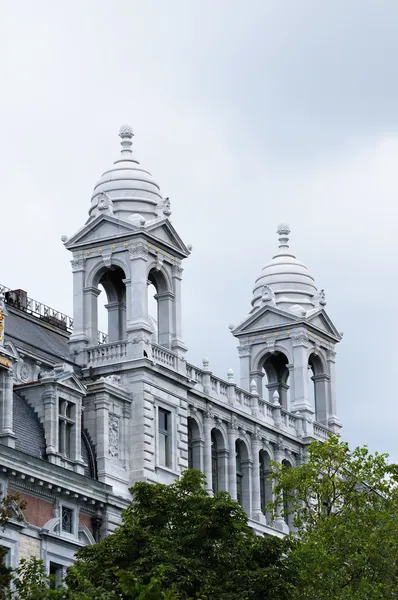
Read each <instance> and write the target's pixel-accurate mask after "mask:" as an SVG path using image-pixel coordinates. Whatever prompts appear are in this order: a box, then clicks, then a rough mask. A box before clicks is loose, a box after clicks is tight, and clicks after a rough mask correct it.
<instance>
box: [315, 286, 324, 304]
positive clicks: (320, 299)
mask: <svg viewBox="0 0 398 600" xmlns="http://www.w3.org/2000/svg"><path fill="white" fill-rule="evenodd" d="M314 301H315V306H321V307H322V306H326V295H325V290H324V289H322V290H317V292H316V294H315V296H314Z"/></svg>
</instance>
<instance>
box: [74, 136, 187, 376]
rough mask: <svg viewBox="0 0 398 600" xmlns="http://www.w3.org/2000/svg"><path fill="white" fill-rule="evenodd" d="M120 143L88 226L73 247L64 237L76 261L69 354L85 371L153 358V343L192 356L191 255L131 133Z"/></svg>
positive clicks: (93, 200)
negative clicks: (188, 313)
mask: <svg viewBox="0 0 398 600" xmlns="http://www.w3.org/2000/svg"><path fill="white" fill-rule="evenodd" d="M119 136H120V138H121V152H120V155H119V157H118V158H117V160H116V161H115V162H114V163H113V165H112V167H111V168H110V169H108V170H106V171H105V172H104V173H103V175H102V176H101V178H100V179H99V181H98V182H97V183H96V185H95V187H94V191H93V194H92V198H91V206H90V209H89V217H88V220H87V222H86V224H85V225H84V227H82V228H81V229H80V230H79V231H78V232H77V233H76V234H75V235H74V236H72V237H71V238H70V239H67V238H66V236H65V237H63V241H64V243H65V246H66V248H67V249H68V250H70V251H71V252H72V254H73V260H72V270H73V285H74V329H73V333H72V335H71V338H70V350H71V353H72V355H73V356H74V359H75V360H76V362H78V364H81V365H82V366H85V365H88V366H93V365H94V366H95V364H96V363H98V360H99V359H100V358H101V360H102V362H104V360H105V359H104V357H108V363H109V365H111V363H112V362H113V363H115V362H116V363H118V364H119V363H120V362H123V361H127V360H130V359H133V358H142V357H147V358H152V350H153V347H152V346H153V343H157V344H159V345H160V346H162V347H164V348H167V349H168V350H171V351H173V352H175V353H176V354H177V355H178V356H181V355H182V354H183V353H184V352H185V350H186V348H185V345H184V343H183V340H182V332H181V278H182V268H181V261H182V260H183V259H184V258H186V257H187V256H188V255H189V249H188V248H187V247H186V246H185V244H184V243H183V242H182V240H181V239H180V237H179V236H178V234H177V232H176V231H175V229H174V227H173V226H172V224H171V222H170V218H169V217H170V215H171V209H170V201H169V199H168V198H164V197H163V196H162V194H161V192H160V188H159V186H158V184H157V183H156V182H155V180H154V179H153V177H152V175H151V174H150V173H149V172H148V171H146V170H145V169H143V168H142V167H141V166H140V164H139V162H138V160H137V159H136V158H135V156H134V154H133V151H132V140H133V131H132V129H131V127H130V126H129V125H122V127H121V128H120V131H119ZM148 284H153V285H154V287H155V288H156V296H155V299H156V300H157V315H156V323H157V325H156V326H157V331H156V332H155V333H154V329H153V327H154V325H153V322H152V321H151V318H150V316H149V314H148ZM101 287H102V289H103V290H104V292H105V294H106V298H107V304H106V308H107V312H108V331H107V332H105V335H102V334H100V333H99V331H98V310H97V299H98V295H99V293H100V288H101ZM103 342H106V343H105V344H104V343H103ZM99 343H101V346H102V350H101V353H99V352H98V348H97V347H98V344H99ZM110 346H112V347H110ZM96 348H97V350H96Z"/></svg>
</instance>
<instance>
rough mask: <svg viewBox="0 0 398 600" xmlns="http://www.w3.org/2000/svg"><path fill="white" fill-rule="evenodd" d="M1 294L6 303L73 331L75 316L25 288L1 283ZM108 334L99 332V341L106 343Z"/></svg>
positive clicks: (65, 329)
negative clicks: (12, 287)
mask: <svg viewBox="0 0 398 600" xmlns="http://www.w3.org/2000/svg"><path fill="white" fill-rule="evenodd" d="M0 294H2V295H4V297H5V301H6V304H8V305H9V306H13V307H15V308H18V309H19V310H22V311H24V312H26V313H28V314H30V315H33V316H34V317H37V318H39V319H41V320H42V321H44V322H46V323H50V324H51V325H54V326H55V327H58V328H59V329H62V330H63V331H67V332H68V333H72V331H73V318H72V317H69V316H68V315H65V314H64V313H62V312H61V311H59V310H55V308H51V306H47V304H43V303H42V302H39V301H38V300H34V298H30V297H29V296H28V295H27V293H26V292H25V291H24V290H12V289H10V288H8V287H6V286H5V285H0ZM107 341H108V336H107V334H106V333H103V332H102V331H99V332H98V343H99V344H106V343H107Z"/></svg>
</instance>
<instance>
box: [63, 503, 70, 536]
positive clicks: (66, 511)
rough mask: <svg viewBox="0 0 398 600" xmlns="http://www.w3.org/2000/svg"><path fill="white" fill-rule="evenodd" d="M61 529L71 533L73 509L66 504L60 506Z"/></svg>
mask: <svg viewBox="0 0 398 600" xmlns="http://www.w3.org/2000/svg"><path fill="white" fill-rule="evenodd" d="M61 521H62V531H65V532H66V533H73V509H72V508H69V507H67V506H63V507H62V515H61Z"/></svg>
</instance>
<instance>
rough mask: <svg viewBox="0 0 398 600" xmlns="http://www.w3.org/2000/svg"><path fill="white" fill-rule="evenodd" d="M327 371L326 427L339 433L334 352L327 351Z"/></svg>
mask: <svg viewBox="0 0 398 600" xmlns="http://www.w3.org/2000/svg"><path fill="white" fill-rule="evenodd" d="M328 369H329V377H330V379H329V419H328V425H329V427H330V428H331V429H332V431H334V433H339V431H340V429H341V423H340V420H339V418H338V416H337V405H336V352H335V351H334V350H332V349H331V350H330V351H329V355H328Z"/></svg>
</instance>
